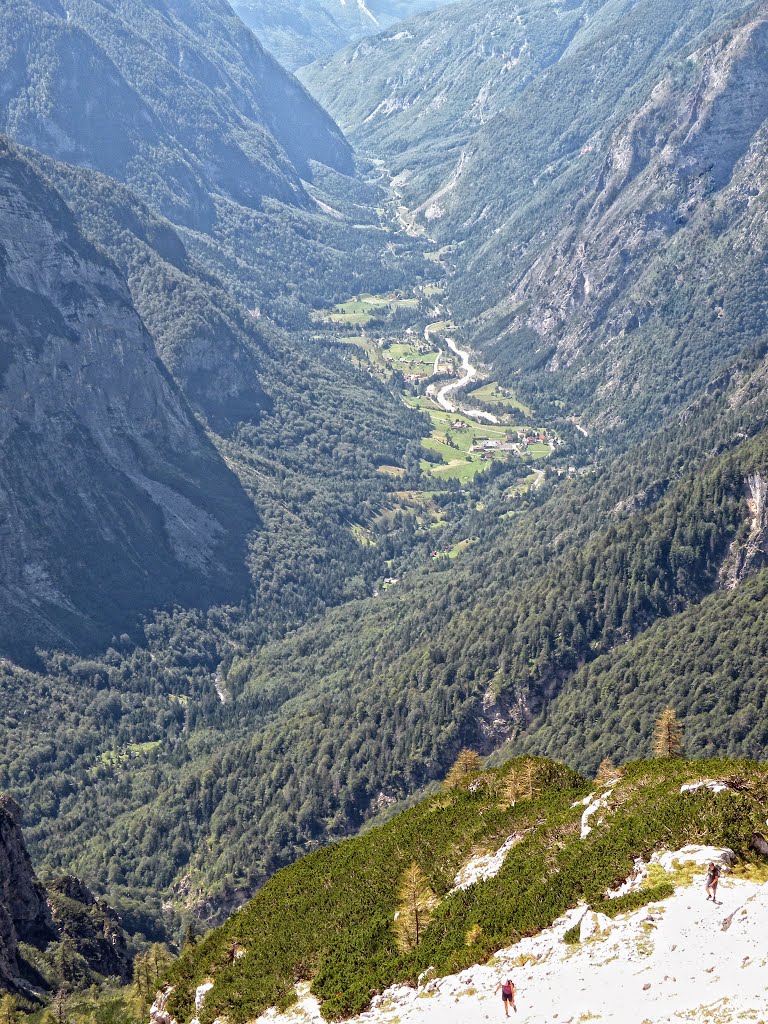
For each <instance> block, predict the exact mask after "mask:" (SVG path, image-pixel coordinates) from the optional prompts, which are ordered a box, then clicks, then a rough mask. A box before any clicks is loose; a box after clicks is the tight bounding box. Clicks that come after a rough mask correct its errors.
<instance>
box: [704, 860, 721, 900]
mask: <svg viewBox="0 0 768 1024" xmlns="http://www.w3.org/2000/svg"><path fill="white" fill-rule="evenodd" d="M719 881H720V868H719V867H718V866H717V865H716V864H714V863H712V862H710V864H709V866H708V868H707V882H706V885H705V889H706V893H707V899H710V897H711V899H712V902H713V903H717V883H718V882H719Z"/></svg>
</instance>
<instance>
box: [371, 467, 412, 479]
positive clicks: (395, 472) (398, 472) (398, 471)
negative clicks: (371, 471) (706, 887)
mask: <svg viewBox="0 0 768 1024" xmlns="http://www.w3.org/2000/svg"><path fill="white" fill-rule="evenodd" d="M376 472H377V473H381V474H382V475H383V476H391V477H395V478H399V477H402V476H405V470H404V469H403V467H402V466H379V467H378V469H377V470H376Z"/></svg>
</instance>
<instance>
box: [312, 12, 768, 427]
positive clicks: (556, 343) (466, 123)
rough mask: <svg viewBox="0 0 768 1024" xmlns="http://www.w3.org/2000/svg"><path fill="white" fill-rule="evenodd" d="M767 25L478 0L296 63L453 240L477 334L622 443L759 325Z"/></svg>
mask: <svg viewBox="0 0 768 1024" xmlns="http://www.w3.org/2000/svg"><path fill="white" fill-rule="evenodd" d="M767 39H768V23H767V22H766V11H765V5H764V4H763V3H740V4H738V5H736V7H735V8H734V6H733V5H731V4H725V3H716V4H709V3H693V4H686V5H685V6H684V7H682V8H681V7H680V5H677V4H672V3H669V4H659V3H655V2H654V3H651V2H648V3H645V2H641V3H632V4H629V3H625V2H623V0H605V2H595V3H586V2H585V3H583V4H578V5H573V6H569V7H568V9H567V10H565V11H562V10H561V9H559V8H554V7H552V5H550V4H544V3H540V2H538V0H536V2H531V3H529V4H527V5H524V6H523V7H521V9H520V11H519V13H518V15H517V16H516V17H515V18H507V17H505V15H504V5H501V4H498V3H496V2H493V0H485V2H483V3H479V4H478V3H473V4H458V5H455V6H452V7H448V8H447V9H446V10H445V11H444V12H440V14H439V16H437V15H432V16H426V17H423V18H420V19H417V21H416V22H415V23H414V30H413V32H411V34H410V37H402V38H397V39H394V38H393V37H392V36H391V35H384V36H381V37H379V38H378V39H376V40H374V41H372V42H370V43H368V42H366V43H363V44H360V45H359V46H358V47H357V48H356V49H355V50H347V51H344V53H343V54H341V55H338V56H337V57H334V58H332V59H331V60H330V61H329V62H327V63H326V64H324V65H315V66H313V67H312V68H309V69H307V70H306V71H305V72H304V73H303V74H304V80H305V81H306V82H307V83H308V84H309V85H310V86H311V87H312V89H313V90H314V91H315V93H316V95H318V96H319V97H321V99H322V100H323V101H324V102H328V103H329V105H330V109H331V110H332V111H333V112H334V114H335V116H336V117H337V118H338V119H339V121H340V123H341V124H343V125H344V126H345V128H347V129H349V130H350V133H351V137H352V138H354V139H355V140H356V141H357V142H358V144H359V145H360V146H361V147H362V148H363V149H364V150H365V151H366V152H368V153H370V154H371V155H373V156H377V157H380V158H382V159H383V160H384V162H385V163H387V164H388V165H389V166H390V168H391V169H392V171H393V172H397V173H398V177H397V178H396V185H397V188H398V190H399V191H400V192H401V193H402V195H403V201H404V203H405V204H406V205H407V206H408V207H409V209H410V211H411V214H412V215H413V216H414V217H415V218H416V219H417V220H418V221H420V222H421V223H422V224H423V225H424V226H425V227H426V230H427V231H428V232H429V233H430V234H431V235H432V236H433V237H434V238H436V239H437V240H438V241H440V242H442V243H447V244H448V245H450V246H452V247H454V249H455V253H454V255H453V256H452V257H451V258H452V259H453V261H454V266H455V269H456V270H457V271H459V272H457V273H456V274H455V279H454V281H453V282H452V284H451V288H450V293H451V297H452V299H453V301H454V303H455V305H456V308H457V309H458V311H459V312H460V313H461V314H463V315H464V316H465V317H469V318H471V319H473V321H474V322H473V324H472V327H471V331H470V337H471V338H472V340H473V341H474V343H475V344H476V345H478V346H482V347H483V349H484V351H485V352H486V353H487V354H488V356H489V357H491V358H492V359H493V361H494V363H495V365H496V367H497V369H500V370H502V371H503V372H505V373H506V375H507V376H508V379H510V380H513V381H514V383H515V385H516V386H517V387H518V388H519V389H520V390H522V392H523V393H528V394H529V395H531V396H533V397H534V399H535V400H536V401H539V402H541V401H542V400H544V399H551V398H552V397H557V398H559V399H560V400H564V401H565V402H566V404H567V405H568V406H569V407H570V408H572V409H574V411H575V412H577V413H579V414H581V415H582V416H583V417H584V422H585V423H588V422H589V421H591V422H592V423H593V425H594V426H595V427H599V429H600V430H601V432H602V433H603V434H606V433H610V432H614V431H615V432H618V433H619V435H620V437H622V438H623V440H622V441H621V442H620V443H626V438H627V436H630V437H636V436H638V434H639V432H640V431H641V430H645V429H647V428H648V427H649V426H653V425H656V424H658V423H659V422H661V421H662V419H663V417H664V416H665V415H666V414H667V412H668V411H669V410H670V409H671V408H674V407H675V406H679V405H681V404H684V403H685V402H686V401H688V400H689V399H690V398H691V397H692V396H694V395H695V394H696V393H697V390H698V389H699V388H701V387H702V386H703V385H704V384H705V383H706V380H707V378H708V377H710V376H713V375H714V374H716V373H717V372H718V370H719V369H720V368H721V367H723V366H724V365H726V364H727V362H728V361H729V360H730V359H731V358H733V357H734V356H735V355H737V354H738V352H739V351H741V350H742V349H743V348H745V347H749V346H750V345H752V344H754V343H755V341H757V340H759V339H761V338H763V337H764V336H765V331H766V308H765V288H764V286H763V282H764V275H765V263H764V253H765V250H766V239H765V225H766V223H768V218H766V216H765V212H766V211H765V162H764V160H763V159H762V154H763V153H764V151H765V143H766V135H765V133H766V118H768V106H767V105H766V98H765V97H766V95H768V93H767V92H766V88H765V66H766V60H765V57H766V40H767ZM340 78H341V79H343V85H342V87H341V88H338V87H337V83H338V81H339V79H340ZM457 246H458V248H456V247H457ZM670 375H675V376H676V377H677V379H678V386H677V388H676V389H675V392H674V393H672V392H671V391H670V389H669V388H668V386H667V382H668V380H669V377H670Z"/></svg>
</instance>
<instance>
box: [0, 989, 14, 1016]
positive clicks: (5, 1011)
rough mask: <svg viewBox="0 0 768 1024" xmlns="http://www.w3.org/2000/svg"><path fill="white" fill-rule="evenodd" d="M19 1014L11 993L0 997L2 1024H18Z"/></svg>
mask: <svg viewBox="0 0 768 1024" xmlns="http://www.w3.org/2000/svg"><path fill="white" fill-rule="evenodd" d="M17 1019H18V1013H17V1010H16V1002H15V1000H14V998H13V996H12V995H11V994H10V992H6V993H4V995H3V996H0V1024H16V1021H17Z"/></svg>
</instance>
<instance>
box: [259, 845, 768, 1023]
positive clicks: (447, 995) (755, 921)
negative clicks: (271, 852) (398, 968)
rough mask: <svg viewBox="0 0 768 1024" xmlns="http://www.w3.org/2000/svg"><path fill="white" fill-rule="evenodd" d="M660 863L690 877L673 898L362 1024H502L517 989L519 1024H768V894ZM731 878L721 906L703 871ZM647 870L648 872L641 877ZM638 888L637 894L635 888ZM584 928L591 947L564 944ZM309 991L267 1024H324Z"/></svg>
mask: <svg viewBox="0 0 768 1024" xmlns="http://www.w3.org/2000/svg"><path fill="white" fill-rule="evenodd" d="M654 859H655V860H656V862H657V863H660V864H661V866H662V867H663V868H664V869H665V870H667V871H669V872H672V871H675V870H677V871H678V877H679V868H680V866H681V865H682V866H683V867H685V866H686V865H687V867H688V875H689V876H692V877H691V880H690V881H686V883H685V884H682V885H680V886H678V887H677V888H676V890H675V894H674V895H673V896H671V897H670V898H669V899H667V900H664V901H663V902H661V903H655V904H651V905H649V906H647V907H644V908H642V909H641V910H639V911H635V912H634V913H631V914H626V915H623V916H621V917H617V918H615V919H614V920H609V919H608V918H605V917H602V916H601V915H596V914H594V913H592V912H591V911H588V910H587V909H586V908H584V907H581V908H577V909H575V910H572V911H570V912H569V913H568V914H567V915H566V916H565V917H563V918H562V919H561V920H559V921H557V922H555V924H554V925H553V926H552V927H551V928H549V929H547V930H546V931H544V932H542V933H541V934H540V935H538V936H536V937H534V938H530V939H523V940H522V941H521V942H519V943H517V944H516V945H514V946H511V947H510V948H508V949H503V950H500V951H499V952H498V954H497V955H496V957H495V958H494V959H493V961H492V962H491V963H489V964H487V965H483V966H478V967H474V968H470V969H469V970H466V971H463V972H462V973H461V974H457V975H454V976H451V977H447V978H439V979H430V978H429V977H423V978H422V979H421V981H420V985H419V987H418V988H416V989H413V988H409V987H405V986H399V987H395V988H392V989H390V990H388V991H387V992H385V993H384V994H383V995H381V996H379V997H378V998H377V999H376V1000H375V1002H374V1005H373V1007H372V1009H371V1010H370V1011H368V1012H367V1013H364V1014H362V1015H361V1016H360V1017H359V1018H355V1024H486V1022H487V1021H499V1020H502V1019H504V1009H503V1006H502V1002H501V997H500V996H499V995H495V994H494V989H495V987H496V985H497V984H498V983H499V981H500V980H502V979H503V978H506V977H511V978H512V979H513V980H514V982H515V984H516V986H517V993H518V995H517V1007H518V1009H517V1013H514V1014H513V1013H510V1016H512V1017H514V1018H515V1020H516V1022H520V1024H523V1022H526V1024H571V1022H572V1024H576V1022H579V1021H612V1022H616V1024H662V1022H664V1024H682V1022H700V1024H730V1022H736V1021H739V1022H753V1024H759V1022H762V1024H768V884H760V883H757V882H753V881H748V880H746V879H742V878H736V877H729V874H728V872H727V868H726V866H727V864H728V863H729V862H730V861H731V860H732V859H733V858H732V855H730V851H726V850H722V851H716V850H712V849H710V848H706V847H686V848H685V849H684V850H682V851H675V852H674V853H672V854H667V855H666V856H662V857H659V856H656V857H655V858H654ZM710 859H716V860H718V861H719V862H720V863H722V864H723V865H724V868H726V870H725V873H724V876H723V879H722V881H721V884H720V890H719V893H718V900H719V903H718V904H717V905H714V904H713V903H711V902H708V901H707V900H706V898H705V894H704V870H703V868H704V865H705V864H706V863H707V862H708V861H709V860H710ZM642 873H643V872H642V870H641V871H640V872H639V874H640V875H642ZM630 884H631V883H630ZM579 921H582V924H581V936H582V942H581V943H579V944H577V945H575V946H572V945H568V944H566V943H565V942H563V938H562V937H563V935H564V933H565V932H566V931H567V930H568V929H569V928H571V927H572V926H573V925H574V924H576V923H578V922H579ZM321 1021H322V1016H321V1014H320V1009H319V1006H318V1004H317V1001H316V1000H315V999H314V998H313V997H312V996H311V995H310V993H309V991H308V987H303V988H301V989H300V990H299V1003H298V1005H297V1006H296V1007H294V1008H293V1009H292V1010H291V1011H290V1012H289V1013H288V1014H285V1015H278V1014H276V1013H275V1012H274V1011H269V1012H268V1013H267V1014H265V1015H264V1016H263V1017H262V1018H261V1024H320V1022H321Z"/></svg>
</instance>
